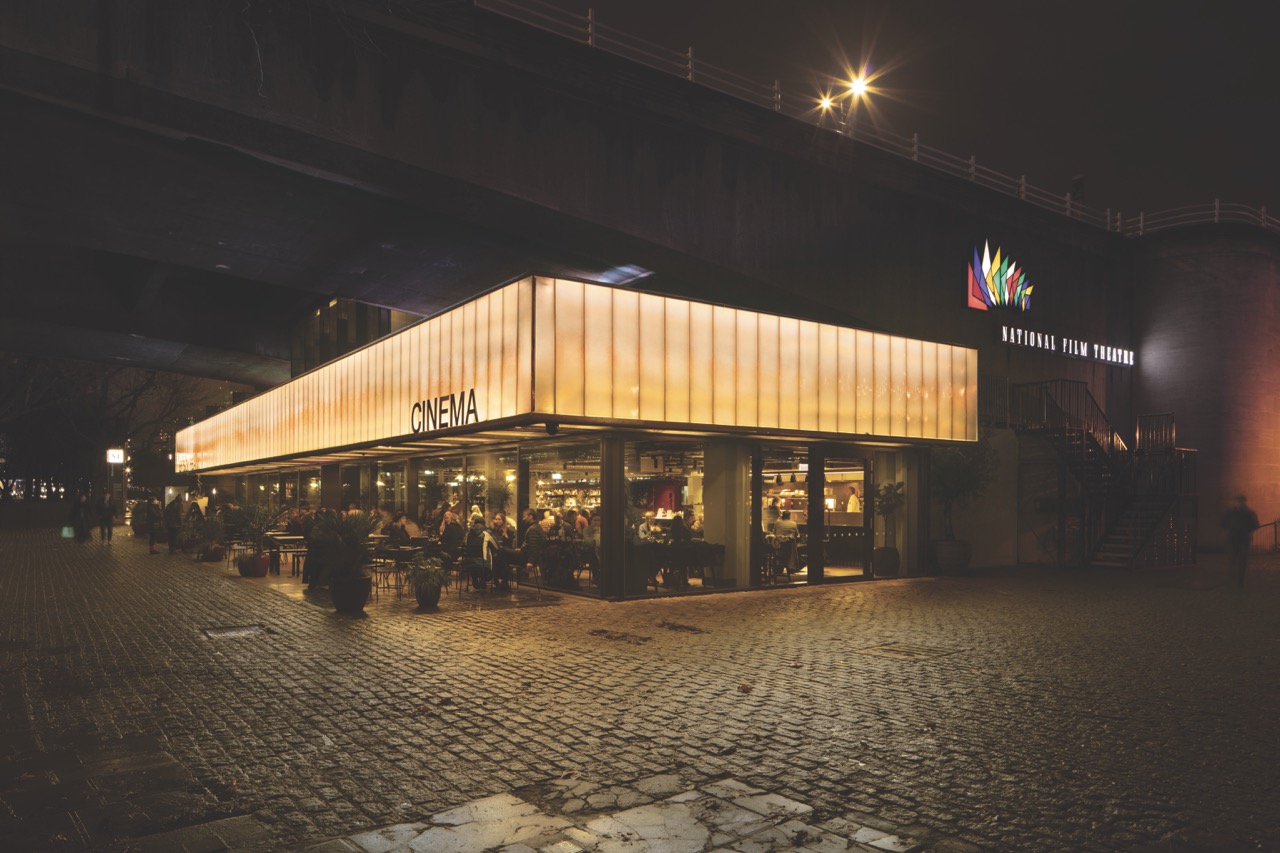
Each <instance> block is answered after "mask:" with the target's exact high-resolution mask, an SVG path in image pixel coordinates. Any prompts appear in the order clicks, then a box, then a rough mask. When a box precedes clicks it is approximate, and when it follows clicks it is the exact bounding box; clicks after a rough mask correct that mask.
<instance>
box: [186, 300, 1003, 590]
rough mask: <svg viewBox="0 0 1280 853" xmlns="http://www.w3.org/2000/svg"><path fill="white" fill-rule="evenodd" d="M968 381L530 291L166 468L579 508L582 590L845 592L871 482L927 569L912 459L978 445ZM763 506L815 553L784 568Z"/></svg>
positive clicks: (753, 318)
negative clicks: (664, 544) (840, 583)
mask: <svg viewBox="0 0 1280 853" xmlns="http://www.w3.org/2000/svg"><path fill="white" fill-rule="evenodd" d="M977 380H978V359H977V352H976V351H975V350H974V349H972V348H969V347H963V346H956V345H952V344H943V343H935V342H931V341H925V340H918V339H911V338H905V337H902V336H896V335H889V334H883V333H878V332H871V331H866V330H861V329H854V328H847V327H841V326H836V325H832V324H826V323H818V322H813V321H806V320H799V319H795V318H790V317H785V316H779V315H776V314H768V313H764V312H759V311H751V310H746V309H739V308H732V307H728V306H722V305H712V304H708V303H703V302H697V301H694V300H688V299H679V298H675V297H670V296H663V295H659V294H652V293H642V292H638V291H635V290H631V289H623V288H614V287H608V286H604V285H598V284H590V283H585V282H580V281H571V280H566V279H558V278H544V277H537V276H534V277H529V278H525V279H522V280H519V281H516V282H514V283H511V284H507V285H505V286H502V287H499V288H497V289H495V290H493V291H490V292H488V293H486V294H483V295H481V296H479V297H477V298H475V299H472V300H470V301H469V302H466V303H464V304H462V305H460V306H457V307H455V308H453V309H451V310H448V311H446V312H444V313H442V314H440V315H437V316H435V317H431V318H428V319H425V320H423V321H421V322H419V323H416V324H414V325H412V326H409V327H407V328H405V329H403V330H401V331H399V332H397V333H395V334H392V335H390V336H388V337H386V338H383V339H381V340H379V341H376V342H374V343H372V344H369V345H367V346H365V347H363V348H362V349H359V350H357V351H355V352H353V353H350V354H348V355H346V356H344V357H342V358H340V359H338V360H336V361H333V362H330V363H328V364H325V365H323V366H321V367H319V368H316V369H315V370H312V371H309V372H308V373H305V374H303V375H301V376H298V377H295V378H294V379H293V380H291V381H290V382H288V383H286V384H284V385H282V386H279V387H276V388H273V389H271V390H269V391H267V392H264V393H263V394H260V395H259V396H257V397H254V398H252V399H250V400H247V401H245V402H243V403H240V404H239V405H237V406H234V407H232V408H230V409H228V410H225V411H223V412H221V413H219V414H217V415H214V416H213V417H211V418H208V419H207V420H205V421H202V422H200V423H197V424H195V425H193V426H190V427H188V428H186V429H183V430H182V431H180V432H179V434H178V436H177V442H176V458H177V467H178V469H179V470H180V471H186V472H199V473H201V474H202V475H203V476H206V477H208V476H211V475H217V474H234V475H238V476H246V477H248V481H249V484H250V487H249V490H248V491H249V492H250V493H253V492H254V491H255V489H254V484H255V483H256V484H257V487H258V489H259V490H260V491H265V490H266V488H268V487H269V488H271V489H272V490H273V491H275V490H277V489H279V494H287V493H289V492H290V491H292V493H293V494H294V495H295V496H297V497H299V498H301V499H302V500H306V499H307V497H308V495H312V496H314V495H315V494H316V493H318V494H319V496H320V497H319V499H318V500H316V501H315V503H316V504H323V505H325V506H332V507H335V508H339V507H342V508H345V507H347V506H348V505H350V504H353V503H355V504H357V505H360V506H361V508H364V507H363V503H362V502H361V499H360V498H357V497H356V495H357V494H359V492H358V491H357V490H355V489H351V488H350V485H351V482H350V481H352V480H358V479H359V478H360V477H365V478H367V479H366V484H368V483H369V482H370V480H371V479H376V480H377V482H378V484H379V485H380V487H381V489H382V490H381V491H380V492H379V499H378V503H379V504H380V505H388V506H392V507H396V508H399V507H407V508H408V510H409V511H410V513H411V514H413V515H414V516H415V517H416V516H424V515H425V516H428V517H429V516H430V513H431V511H432V510H433V509H438V508H440V507H441V506H448V507H452V508H454V509H459V508H460V509H461V511H462V512H463V514H464V515H465V514H466V513H468V512H470V510H471V509H472V507H478V508H479V509H480V510H481V512H482V513H484V514H486V515H487V516H491V515H492V513H493V512H495V511H498V510H501V511H504V512H506V513H508V514H514V513H518V512H520V511H523V510H524V509H525V508H531V509H533V510H535V511H536V513H537V514H538V516H539V517H540V518H541V517H542V516H543V515H544V514H545V513H546V512H547V511H555V512H557V513H564V512H567V510H569V509H573V510H575V511H582V510H586V511H588V512H590V513H592V514H593V515H599V517H600V518H599V522H598V523H599V525H600V530H599V533H598V542H599V544H598V546H593V547H594V548H595V550H596V551H597V553H596V554H594V555H588V559H586V560H584V562H586V563H588V564H589V565H587V566H585V567H581V568H580V569H579V570H578V571H577V573H576V576H575V577H574V579H573V581H572V583H571V586H572V587H573V588H575V589H578V590H581V591H583V592H588V593H591V594H597V595H601V596H604V597H614V598H616V597H623V596H628V595H643V594H653V593H655V592H666V591H669V590H672V589H673V587H674V588H675V589H713V588H714V589H743V588H750V587H754V586H760V585H763V584H766V583H778V582H782V583H801V582H817V581H820V580H833V579H839V578H850V579H852V578H865V577H871V576H872V574H873V567H872V543H873V534H874V529H873V524H872V522H873V518H874V515H873V513H872V512H871V511H870V506H868V501H869V499H870V495H871V494H873V493H874V491H875V489H876V485H877V482H881V481H883V482H889V481H893V482H903V483H905V484H906V485H907V487H908V492H907V493H908V495H910V496H911V497H912V498H913V500H912V501H909V502H908V504H909V505H908V506H907V507H906V508H904V511H903V512H902V513H900V514H899V517H898V518H896V519H892V520H891V521H892V523H893V524H894V525H895V530H894V534H897V535H896V537H894V538H896V540H897V543H898V544H899V546H900V548H901V552H902V554H903V556H904V558H905V559H906V560H907V561H910V563H912V564H918V563H921V562H923V561H924V560H925V559H926V554H927V543H926V542H925V541H920V540H919V537H918V536H916V537H913V536H912V534H911V531H912V530H913V529H917V530H919V529H922V526H920V525H919V524H918V518H919V516H920V514H921V513H926V512H927V511H928V510H927V505H926V503H925V500H924V496H925V495H927V491H928V490H927V483H926V482H925V480H924V478H925V477H926V476H927V473H926V468H927V464H926V463H925V462H924V460H925V458H926V455H927V448H928V447H929V446H934V445H944V444H958V445H964V444H972V443H973V442H974V441H976V439H977V437H978V404H977ZM344 480H346V481H348V482H346V483H344ZM284 483H288V484H290V486H291V487H290V488H286V487H285V486H283V485H282V484H284ZM339 495H341V496H342V499H339V498H338V497H337V496H339ZM348 496H350V499H349V500H348V499H347V498H348ZM782 511H786V512H787V513H788V515H790V516H791V517H792V518H793V519H797V520H798V521H799V527H800V530H801V533H802V536H803V537H804V540H806V541H825V542H826V543H827V545H828V547H826V548H824V549H807V548H806V549H803V550H802V552H801V554H800V555H799V556H801V557H802V558H803V559H802V560H795V559H792V560H791V561H790V562H789V563H788V564H786V565H783V564H782V563H781V562H780V561H779V559H778V557H777V554H776V553H775V552H777V551H778V548H777V543H774V542H772V541H771V539H772V537H771V536H770V533H771V532H772V525H773V523H774V521H775V520H777V519H778V518H779V517H780V513H781V512H782ZM646 515H651V516H652V520H651V521H650V522H648V523H649V524H651V525H654V526H656V527H659V528H663V530H662V533H663V534H666V533H668V532H669V530H667V529H666V528H669V527H670V526H671V525H672V524H673V523H677V524H678V523H680V522H676V521H675V516H677V515H681V516H684V517H687V519H688V520H689V521H690V522H692V525H693V526H695V527H696V528H697V533H698V536H699V540H700V542H701V543H702V545H703V547H702V548H701V550H700V551H699V549H698V548H697V547H694V549H693V552H698V553H701V554H702V555H703V557H702V559H701V564H699V565H691V566H680V567H679V570H678V571H676V570H674V569H673V568H672V567H670V566H666V565H663V564H662V563H663V560H664V559H665V555H666V553H667V552H666V551H665V550H661V549H655V550H653V551H651V552H646V550H645V548H644V547H643V546H642V543H637V541H636V539H637V532H636V531H637V527H638V525H639V524H642V523H645V522H644V517H645V516H646ZM683 520H684V519H683V518H682V519H681V521H683ZM881 527H883V525H881ZM881 535H882V537H883V532H882V533H881ZM891 536H893V534H891ZM833 543H834V544H833ZM591 556H594V557H595V559H594V560H592V559H590V557H591Z"/></svg>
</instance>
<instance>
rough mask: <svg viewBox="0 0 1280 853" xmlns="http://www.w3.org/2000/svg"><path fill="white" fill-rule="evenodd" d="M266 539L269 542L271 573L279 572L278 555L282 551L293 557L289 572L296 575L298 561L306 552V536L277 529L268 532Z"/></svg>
mask: <svg viewBox="0 0 1280 853" xmlns="http://www.w3.org/2000/svg"><path fill="white" fill-rule="evenodd" d="M266 539H267V541H268V542H269V543H270V556H271V568H270V571H271V574H273V575H278V574H280V556H281V554H282V553H288V554H290V555H291V556H292V557H293V561H292V562H293V565H292V568H291V571H290V574H292V575H297V574H298V572H299V561H300V560H301V559H302V557H304V556H306V553H307V537H305V536H299V535H298V534H295V533H285V532H283V531H279V532H271V533H268V534H267V536H266Z"/></svg>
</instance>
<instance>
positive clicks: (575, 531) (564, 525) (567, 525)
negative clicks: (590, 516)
mask: <svg viewBox="0 0 1280 853" xmlns="http://www.w3.org/2000/svg"><path fill="white" fill-rule="evenodd" d="M578 536H579V527H578V511H577V510H576V509H571V510H569V511H568V512H566V513H565V514H564V521H562V522H561V523H560V538H561V539H563V540H564V541H566V542H568V541H570V540H573V539H577V538H578Z"/></svg>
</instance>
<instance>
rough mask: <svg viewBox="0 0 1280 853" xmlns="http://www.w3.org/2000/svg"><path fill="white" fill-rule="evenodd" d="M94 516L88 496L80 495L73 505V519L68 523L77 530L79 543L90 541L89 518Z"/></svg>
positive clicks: (69, 519)
mask: <svg viewBox="0 0 1280 853" xmlns="http://www.w3.org/2000/svg"><path fill="white" fill-rule="evenodd" d="M92 514H93V507H91V506H90V505H89V496H88V495H83V494H82V495H80V496H79V497H77V498H76V502H75V503H73V504H72V505H71V517H70V518H68V519H67V523H68V524H70V525H71V527H72V528H74V529H75V532H76V541H77V542H87V541H88V540H89V516H90V515H92Z"/></svg>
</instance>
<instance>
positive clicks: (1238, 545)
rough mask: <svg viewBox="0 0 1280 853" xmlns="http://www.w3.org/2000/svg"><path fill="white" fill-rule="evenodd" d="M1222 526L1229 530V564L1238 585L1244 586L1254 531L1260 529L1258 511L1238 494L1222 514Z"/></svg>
mask: <svg viewBox="0 0 1280 853" xmlns="http://www.w3.org/2000/svg"><path fill="white" fill-rule="evenodd" d="M1222 526H1223V527H1224V528H1226V531H1227V559H1228V565H1229V566H1230V570H1231V571H1234V572H1235V575H1236V586H1239V587H1243V586H1244V571H1245V564H1246V562H1247V561H1248V559H1249V546H1250V544H1252V541H1253V531H1255V530H1257V529H1258V516H1257V513H1255V512H1254V511H1253V510H1251V509H1249V505H1248V504H1247V503H1246V502H1245V497H1244V495H1236V499H1235V501H1234V503H1233V504H1232V505H1231V506H1229V507H1227V511H1226V512H1224V513H1223V514H1222Z"/></svg>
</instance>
